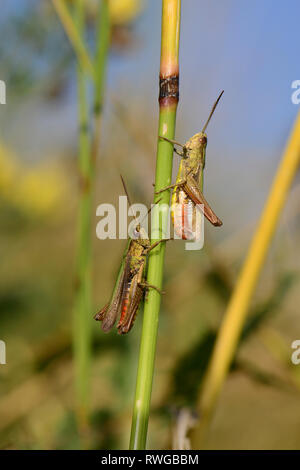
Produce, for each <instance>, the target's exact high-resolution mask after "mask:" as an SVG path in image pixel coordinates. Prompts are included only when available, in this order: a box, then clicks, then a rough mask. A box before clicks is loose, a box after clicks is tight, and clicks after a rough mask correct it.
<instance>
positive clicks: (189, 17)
mask: <svg viewBox="0 0 300 470" xmlns="http://www.w3.org/2000/svg"><path fill="white" fill-rule="evenodd" d="M41 1H46V0H41ZM47 1H48V0H47ZM29 2H30V3H31V2H32V0H27V1H26V0H20V1H16V0H13V1H8V0H2V2H1V4H2V8H4V10H3V11H2V13H3V16H2V20H9V14H10V12H14V11H16V9H18V10H19V9H20V8H22V5H26V3H29ZM299 13H300V4H299V1H297V0H289V1H288V2H279V1H274V0H273V1H272V0H251V1H250V0H248V1H247V0H182V22H181V45H180V104H179V108H178V115H177V116H178V119H177V129H176V137H177V140H179V141H184V140H186V139H187V138H189V137H190V136H191V135H193V134H194V133H196V132H197V131H199V130H200V128H201V126H202V125H203V123H204V121H205V119H206V118H207V115H208V113H209V110H210V107H211V106H212V104H213V102H214V100H215V99H216V97H217V95H218V93H219V92H220V90H222V89H224V90H225V93H224V95H223V98H222V101H221V102H220V104H219V107H218V109H217V111H216V113H215V115H214V117H213V120H212V121H211V123H210V125H209V127H208V130H207V134H208V149H207V151H208V156H207V169H206V176H205V184H207V185H208V192H209V187H210V185H212V186H214V187H215V186H216V185H217V186H223V185H224V187H225V188H226V190H228V194H229V197H231V200H232V207H233V209H234V208H235V207H237V208H238V206H239V208H238V210H240V211H242V209H243V208H242V204H241V202H243V201H245V203H246V201H249V198H250V197H251V198H252V194H251V192H252V191H253V187H254V189H255V191H257V193H258V198H259V202H258V203H257V204H254V206H253V210H254V212H253V214H254V215H256V214H257V213H258V212H259V211H260V208H261V205H262V202H263V196H265V194H266V192H267V190H268V187H269V185H270V183H271V180H272V177H273V175H274V171H275V169H276V166H277V164H278V162H279V159H280V156H281V152H282V150H283V148H284V145H285V142H286V139H287V137H288V134H289V132H290V129H291V126H292V123H293V121H294V119H295V116H296V113H297V111H298V106H296V105H294V104H293V103H292V102H291V94H292V91H293V90H292V89H291V83H292V82H293V81H294V80H297V79H300V59H299V53H298V44H299V35H300V33H299V17H300V15H299ZM160 14H161V1H160V0H152V1H150V0H148V1H147V2H146V8H145V10H144V12H143V14H142V15H141V16H140V18H139V19H138V21H137V23H136V26H135V30H136V34H137V37H138V39H139V42H138V45H137V47H135V48H134V49H133V50H132V51H131V52H129V53H128V54H125V55H124V56H123V57H122V56H121V57H120V56H116V55H115V54H113V55H112V56H111V57H110V59H109V64H108V90H109V91H110V92H112V93H115V94H118V97H119V99H120V100H121V101H122V102H123V103H124V105H125V106H128V102H129V99H130V100H131V99H132V100H134V99H136V100H137V101H138V102H140V103H141V104H140V106H142V107H143V108H144V111H143V112H144V113H147V116H152V117H153V121H154V122H156V120H157V115H158V105H157V93H158V71H159V53H160ZM7 47H8V48H9V44H7ZM13 53H14V51H13V50H12V51H11V54H13ZM8 86H9V84H8ZM135 97H137V98H135ZM30 99H31V98H30ZM32 101H34V100H32ZM33 106H34V105H33ZM107 106H108V105H107ZM128 108H130V106H128ZM129 111H130V109H129ZM23 112H24V111H23ZM25 115H26V112H25ZM74 117H75V118H76V92H75V87H74V90H73V93H71V96H70V102H69V103H68V104H67V105H66V103H65V102H64V103H63V105H62V107H61V108H60V109H54V110H53V109H52V110H49V109H45V108H40V109H39V110H38V111H37V110H35V111H34V112H32V114H31V119H27V120H26V121H27V122H24V119H23V118H19V121H18V119H17V117H16V122H17V124H16V123H14V125H12V129H14V130H15V129H16V127H18V126H19V128H20V134H21V138H20V139H21V141H22V138H23V137H22V136H23V135H24V136H26V135H28V133H29V132H30V126H31V127H32V128H34V129H36V126H39V127H40V134H41V136H42V135H43V134H44V136H45V139H46V136H47V139H48V140H47V145H50V144H51V143H52V142H59V143H60V145H61V144H64V143H66V144H67V141H68V139H69V140H70V139H74V134H73V133H72V131H74V129H76V119H74ZM62 122H64V127H63V128H62V126H61V123H62ZM67 123H68V124H67ZM68 126H69V127H68ZM51 132H52V133H53V135H52V134H51ZM55 133H56V134H55ZM36 135H37V133H36ZM41 136H40V138H42V137H41ZM24 138H25V137H24ZM64 140H65V141H66V142H64ZM36 142H37V146H36V147H37V149H38V148H40V147H41V142H40V141H39V140H38V136H37V140H36ZM19 146H20V142H19ZM25 146H26V145H25ZM23 147H24V146H23ZM243 198H244V199H243ZM235 204H236V206H235ZM249 212H250V213H251V208H250V209H249Z"/></svg>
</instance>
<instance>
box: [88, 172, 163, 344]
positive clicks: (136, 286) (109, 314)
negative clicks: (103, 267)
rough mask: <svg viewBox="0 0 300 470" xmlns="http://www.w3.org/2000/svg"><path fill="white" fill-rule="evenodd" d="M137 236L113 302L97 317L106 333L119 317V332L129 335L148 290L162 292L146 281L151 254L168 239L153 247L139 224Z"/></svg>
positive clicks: (131, 243)
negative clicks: (148, 258)
mask: <svg viewBox="0 0 300 470" xmlns="http://www.w3.org/2000/svg"><path fill="white" fill-rule="evenodd" d="M121 179H122V183H123V186H124V189H125V193H126V195H127V199H128V202H129V197H128V194H127V190H126V187H125V183H124V180H123V178H122V177H121ZM129 205H131V204H130V202H129ZM133 235H134V238H129V239H128V241H127V246H126V248H125V252H124V255H123V258H122V262H121V266H120V269H119V273H118V277H117V280H116V284H115V287H114V290H113V293H112V296H111V299H110V301H109V302H108V304H106V305H105V307H103V308H102V310H100V311H99V312H98V313H97V314H96V315H95V316H94V318H95V320H98V321H101V322H102V330H103V331H104V332H106V333H107V332H109V331H110V330H111V329H112V327H113V326H114V324H115V322H116V319H117V316H118V315H119V314H120V319H119V322H118V324H117V329H118V333H119V334H121V335H122V334H125V333H128V332H129V331H130V330H131V328H132V326H133V324H134V320H135V317H136V314H137V311H138V308H139V305H140V302H141V300H142V298H143V294H144V291H145V289H149V288H152V289H155V290H157V291H158V292H159V293H161V291H160V290H159V289H158V288H157V287H155V286H152V285H150V284H148V283H147V282H146V280H145V271H146V264H147V256H148V254H149V253H150V251H151V250H153V248H155V247H156V246H157V245H158V244H159V243H161V242H163V241H166V240H158V241H156V242H155V243H153V244H152V245H151V244H150V240H149V238H148V236H147V233H146V231H145V230H144V229H143V228H142V227H141V225H140V224H137V225H136V227H135V230H134V233H133Z"/></svg>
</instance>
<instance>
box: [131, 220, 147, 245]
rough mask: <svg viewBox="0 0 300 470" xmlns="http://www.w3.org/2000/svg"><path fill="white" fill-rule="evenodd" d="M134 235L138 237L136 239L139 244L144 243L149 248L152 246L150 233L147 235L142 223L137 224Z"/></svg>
mask: <svg viewBox="0 0 300 470" xmlns="http://www.w3.org/2000/svg"><path fill="white" fill-rule="evenodd" d="M133 234H134V236H135V237H136V241H137V243H138V244H139V245H142V246H144V247H145V248H147V247H148V246H150V241H149V238H148V235H147V232H146V230H145V229H144V228H143V227H141V225H140V224H138V225H137V226H136V228H135V229H134V232H133Z"/></svg>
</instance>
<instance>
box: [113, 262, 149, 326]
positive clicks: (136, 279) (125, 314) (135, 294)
mask: <svg viewBox="0 0 300 470" xmlns="http://www.w3.org/2000/svg"><path fill="white" fill-rule="evenodd" d="M143 270H144V264H141V266H140V268H139V270H138V272H137V273H136V274H134V276H133V277H132V279H131V280H128V282H127V285H126V282H125V283H124V295H123V303H122V313H121V318H120V321H119V323H118V325H117V328H118V332H119V334H121V335H124V334H125V333H128V332H129V331H130V330H131V328H132V326H133V324H134V320H135V317H136V314H137V311H138V308H139V305H140V303H141V300H142V297H143V289H142V288H141V287H140V285H139V283H140V282H141V280H142V275H143Z"/></svg>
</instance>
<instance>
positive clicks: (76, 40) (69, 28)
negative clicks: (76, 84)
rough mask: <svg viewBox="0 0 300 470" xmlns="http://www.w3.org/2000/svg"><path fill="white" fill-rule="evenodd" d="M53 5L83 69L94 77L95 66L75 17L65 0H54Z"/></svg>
mask: <svg viewBox="0 0 300 470" xmlns="http://www.w3.org/2000/svg"><path fill="white" fill-rule="evenodd" d="M52 3H53V6H54V8H55V10H56V13H57V15H58V16H59V19H60V21H61V23H62V25H63V27H64V30H65V33H66V35H67V36H68V38H69V40H70V42H71V44H72V46H73V48H74V50H75V53H76V55H77V58H78V62H79V63H80V65H81V67H82V69H83V70H85V71H86V72H87V73H88V74H89V75H90V76H91V77H94V67H93V64H92V62H91V59H90V57H89V54H88V52H87V50H86V48H85V45H84V41H83V39H82V35H81V34H80V31H79V29H78V28H77V25H76V24H75V23H74V21H73V18H72V16H71V14H70V12H69V9H68V7H67V6H66V3H65V0H52Z"/></svg>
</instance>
